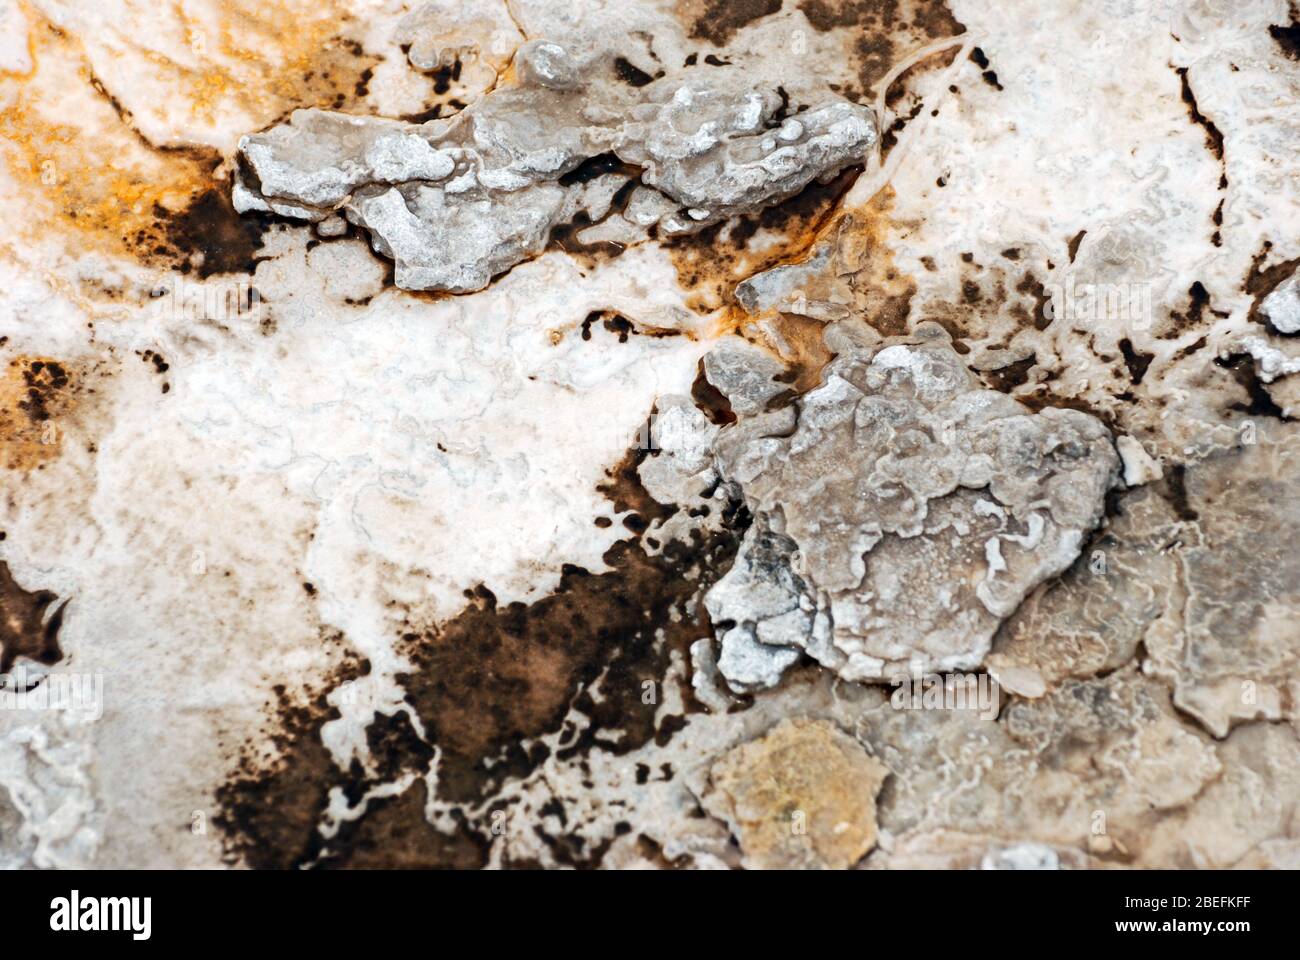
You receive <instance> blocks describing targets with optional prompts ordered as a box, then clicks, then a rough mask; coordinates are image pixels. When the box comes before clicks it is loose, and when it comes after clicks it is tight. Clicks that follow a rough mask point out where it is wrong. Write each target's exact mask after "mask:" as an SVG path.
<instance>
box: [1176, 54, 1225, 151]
mask: <svg viewBox="0 0 1300 960" xmlns="http://www.w3.org/2000/svg"><path fill="white" fill-rule="evenodd" d="M1175 72H1176V73H1177V74H1178V80H1179V83H1180V84H1181V87H1182V90H1181V94H1182V98H1183V103H1184V104H1186V105H1187V113H1188V115H1189V116H1190V117H1191V118H1192V123H1194V124H1196V125H1197V126H1199V127H1202V128H1204V130H1205V145H1206V147H1208V148H1209V151H1210V153H1212V154H1214V157H1215V159H1216V160H1218V161H1220V162H1222V161H1223V134H1222V133H1221V132H1220V131H1219V128H1218V127H1217V126H1215V123H1214V121H1213V120H1211V119H1210V118H1209V117H1207V116H1206V115H1205V114H1203V113H1201V109H1200V107H1198V106H1197V105H1196V94H1194V93H1192V85H1191V83H1190V82H1189V81H1188V79H1187V68H1186V67H1178V68H1176V70H1175Z"/></svg>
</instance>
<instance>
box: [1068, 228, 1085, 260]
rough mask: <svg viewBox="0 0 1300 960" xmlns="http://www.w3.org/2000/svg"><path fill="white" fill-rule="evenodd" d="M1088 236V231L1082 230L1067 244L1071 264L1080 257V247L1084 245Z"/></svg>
mask: <svg viewBox="0 0 1300 960" xmlns="http://www.w3.org/2000/svg"><path fill="white" fill-rule="evenodd" d="M1087 235H1088V231H1087V230H1080V231H1079V232H1078V233H1076V234H1075V235H1074V236H1073V237H1071V238H1070V239H1069V241H1068V242H1067V243H1066V253H1068V254H1069V255H1070V262H1071V263H1074V258H1075V257H1076V256H1078V255H1079V245H1080V244H1081V243H1083V238H1084V237H1086V236H1087Z"/></svg>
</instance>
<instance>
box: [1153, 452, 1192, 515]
mask: <svg viewBox="0 0 1300 960" xmlns="http://www.w3.org/2000/svg"><path fill="white" fill-rule="evenodd" d="M1158 489H1159V490H1160V493H1161V494H1162V495H1163V496H1164V498H1165V499H1166V500H1168V501H1169V505H1170V506H1172V507H1173V508H1174V513H1175V514H1177V515H1178V519H1179V520H1186V521H1188V522H1193V523H1194V522H1195V521H1197V520H1199V519H1200V516H1201V515H1200V514H1199V513H1197V512H1196V511H1195V510H1193V509H1192V506H1191V504H1190V503H1189V502H1188V499H1187V466H1186V465H1185V464H1181V463H1179V464H1175V465H1174V466H1172V467H1170V468H1169V469H1168V470H1166V471H1165V475H1164V478H1163V479H1162V480H1161V481H1160V487H1159V488H1158Z"/></svg>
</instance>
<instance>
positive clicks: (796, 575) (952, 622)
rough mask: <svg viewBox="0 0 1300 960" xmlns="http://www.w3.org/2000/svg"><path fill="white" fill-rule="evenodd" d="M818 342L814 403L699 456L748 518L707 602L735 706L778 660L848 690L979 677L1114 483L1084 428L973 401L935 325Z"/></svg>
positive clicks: (989, 399) (1108, 457)
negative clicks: (1009, 624)
mask: <svg viewBox="0 0 1300 960" xmlns="http://www.w3.org/2000/svg"><path fill="white" fill-rule="evenodd" d="M831 336H833V337H834V338H835V340H836V343H837V346H838V347H839V354H840V355H839V357H838V358H837V359H836V360H835V361H833V362H832V363H831V364H830V365H829V366H828V367H827V369H826V371H825V374H824V381H823V384H822V385H821V386H820V387H818V388H816V389H815V390H812V391H811V392H809V393H808V394H806V395H805V396H804V397H802V398H801V399H800V400H799V401H797V402H796V403H794V404H792V405H791V406H788V407H785V408H782V409H778V410H773V411H770V412H763V413H756V414H754V415H752V416H749V417H746V418H744V419H742V420H741V421H740V422H739V423H737V424H735V425H734V426H729V427H726V428H723V429H722V430H721V431H720V432H719V434H718V437H717V439H716V441H715V444H714V452H715V458H716V464H717V469H718V472H719V474H720V475H721V477H722V478H723V480H724V481H726V482H729V483H731V484H734V485H735V487H736V488H738V489H739V490H740V491H741V493H742V495H743V497H744V500H745V502H746V505H747V506H748V507H749V509H750V511H751V513H753V514H754V517H755V523H754V525H753V527H751V529H750V530H749V531H748V532H747V534H746V538H745V542H744V544H743V545H742V548H741V554H740V556H739V557H738V559H737V562H736V564H735V566H734V567H733V569H732V571H731V572H729V573H728V575H727V576H726V577H724V578H723V579H722V580H721V581H719V582H718V583H717V584H716V585H715V586H714V587H713V588H712V589H711V591H710V592H709V594H708V597H707V599H706V602H707V604H708V606H709V612H710V615H711V617H712V618H713V621H714V623H715V624H717V625H718V632H719V634H720V639H721V642H722V650H723V654H722V656H721V657H720V659H719V668H720V669H721V671H722V673H723V675H724V676H726V677H727V678H728V680H729V682H731V683H732V685H733V686H734V687H736V688H737V689H742V690H743V689H751V688H753V687H754V686H770V685H772V684H773V683H775V680H776V678H777V677H779V674H780V669H783V667H782V666H781V664H782V663H783V657H788V656H789V654H788V653H786V654H781V653H779V652H778V651H779V650H780V648H785V650H786V651H789V652H797V651H800V650H802V651H803V652H806V653H808V654H809V655H811V656H812V657H813V658H814V659H816V660H818V661H819V662H820V663H822V664H823V665H824V666H826V667H829V668H831V669H833V670H835V671H836V672H838V673H839V674H840V676H842V677H844V678H845V679H849V680H867V681H869V680H888V679H890V678H892V677H895V676H898V675H900V674H903V673H906V672H908V671H909V670H922V671H927V672H930V671H945V670H969V669H973V668H975V667H977V666H979V665H980V663H981V662H982V661H983V659H984V656H985V654H986V653H987V652H988V650H989V646H990V642H991V640H992V637H993V634H994V632H995V631H996V630H997V628H998V625H999V624H1000V623H1001V621H1002V620H1003V619H1005V618H1006V617H1007V616H1009V615H1010V614H1011V613H1012V612H1014V611H1015V609H1016V608H1017V607H1018V606H1019V604H1020V602H1021V600H1023V599H1024V597H1025V596H1026V594H1028V592H1029V591H1030V590H1032V589H1033V588H1034V587H1035V586H1036V585H1037V584H1039V583H1041V582H1043V581H1044V580H1046V579H1048V578H1049V577H1052V576H1055V575H1057V574H1059V573H1061V572H1062V571H1063V570H1065V569H1066V568H1067V567H1069V565H1070V564H1071V563H1072V562H1073V560H1074V559H1075V557H1076V556H1078V553H1079V551H1080V548H1081V546H1082V544H1083V541H1084V538H1085V536H1086V535H1087V534H1088V533H1089V531H1091V530H1092V529H1093V528H1094V527H1096V525H1097V524H1098V523H1099V522H1100V520H1101V517H1102V513H1103V507H1104V498H1105V495H1106V492H1107V491H1108V490H1109V489H1111V488H1112V487H1113V486H1115V485H1116V484H1117V482H1118V476H1119V466H1120V461H1119V457H1118V456H1117V454H1116V452H1115V448H1114V445H1113V443H1112V441H1111V437H1110V434H1109V432H1108V431H1107V430H1106V428H1105V427H1104V426H1103V425H1102V424H1101V422H1100V421H1098V420H1097V419H1096V418H1094V417H1092V416H1090V415H1088V414H1085V413H1081V412H1079V411H1076V410H1065V409H1053V408H1048V409H1045V410H1043V411H1041V412H1039V413H1037V414H1035V413H1031V412H1030V411H1029V410H1028V409H1027V408H1026V407H1024V406H1022V405H1021V404H1020V403H1018V402H1017V401H1015V400H1013V399H1012V398H1010V397H1008V396H1007V395H1005V394H1002V393H998V392H996V391H992V390H986V389H982V388H981V387H980V386H979V385H978V383H977V381H976V380H975V379H974V377H973V376H972V375H971V374H970V373H969V372H968V371H967V369H966V367H965V366H964V365H963V363H962V361H961V358H960V357H959V356H958V355H957V354H956V352H955V351H954V350H953V348H952V344H951V341H950V340H949V338H948V335H947V334H946V333H945V332H944V331H943V330H942V329H941V328H939V327H938V326H937V325H934V324H921V325H920V326H919V327H918V329H917V331H916V333H915V334H914V335H913V336H911V337H906V338H895V339H892V340H888V341H884V343H883V344H881V345H879V346H877V347H873V346H870V345H868V344H867V342H866V341H865V340H863V339H861V338H857V339H855V337H853V336H851V335H849V334H848V332H847V331H835V330H834V329H833V328H832V331H831V333H830V334H829V335H828V340H829V339H830V337H831ZM708 369H709V366H708V364H706V370H708ZM738 383H739V381H738V380H736V379H735V378H734V377H732V378H726V377H723V378H720V379H719V382H718V383H717V384H715V385H716V386H718V387H719V389H721V390H722V391H723V392H724V394H725V393H726V392H727V390H728V389H730V390H732V391H733V392H736V387H737V384H738ZM741 399H742V398H741V397H740V396H739V395H737V396H736V397H734V398H732V402H733V406H735V404H736V402H737V401H738V400H741ZM755 643H760V644H762V646H761V647H758V646H755ZM771 647H775V648H778V650H777V651H773V650H769V649H767V648H771ZM729 649H731V650H734V651H736V652H735V654H734V655H732V656H730V657H729V656H728V650H729ZM759 655H761V656H762V659H761V660H760V659H759ZM760 663H762V664H763V667H762V669H760V668H759V666H758V664H760ZM733 666H734V668H735V670H736V673H735V675H734V676H733V675H732V674H731V673H730V672H729V669H730V668H732V667H733Z"/></svg>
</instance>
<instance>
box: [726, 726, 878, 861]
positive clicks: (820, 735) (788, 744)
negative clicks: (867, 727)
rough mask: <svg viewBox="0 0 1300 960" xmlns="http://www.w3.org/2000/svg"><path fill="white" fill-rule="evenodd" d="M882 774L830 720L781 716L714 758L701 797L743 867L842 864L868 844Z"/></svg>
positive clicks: (860, 853)
mask: <svg viewBox="0 0 1300 960" xmlns="http://www.w3.org/2000/svg"><path fill="white" fill-rule="evenodd" d="M888 773H889V770H888V769H887V768H886V767H885V765H884V764H882V763H880V761H878V760H876V759H875V758H874V757H872V756H870V755H869V754H868V753H867V752H866V751H865V750H863V749H862V747H861V745H860V744H858V742H857V741H856V740H854V739H853V738H852V737H850V736H848V735H846V734H844V733H842V732H841V731H840V730H839V729H838V728H837V727H835V726H834V725H833V724H830V723H828V722H826V721H814V720H804V719H794V720H783V721H782V722H781V723H780V724H778V725H777V726H776V727H774V728H773V729H772V730H771V731H769V732H768V733H767V734H766V735H765V736H763V737H761V738H759V739H757V740H752V741H750V742H749V743H743V744H741V745H740V746H737V747H735V748H734V749H732V750H731V751H730V752H728V753H727V754H725V755H724V756H723V757H722V758H721V759H719V760H718V761H717V762H716V763H714V765H713V768H712V770H711V772H710V780H711V790H710V791H709V792H708V794H707V795H706V796H705V798H704V803H705V807H706V809H708V810H709V812H710V813H712V814H713V815H714V816H716V817H718V818H719V819H721V820H725V821H726V822H727V823H728V824H729V825H730V827H731V830H732V833H734V834H735V835H736V837H737V838H738V839H739V841H740V846H741V850H742V851H743V862H744V865H745V866H746V867H749V868H758V869H841V870H842V869H846V868H848V867H851V866H853V865H854V864H855V863H857V862H858V861H859V860H861V859H862V858H863V857H864V856H866V854H867V853H868V852H869V851H870V850H871V848H872V847H874V846H875V845H876V795H877V794H878V793H879V792H880V788H881V785H882V784H883V783H884V781H885V777H886V776H887V775H888Z"/></svg>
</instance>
